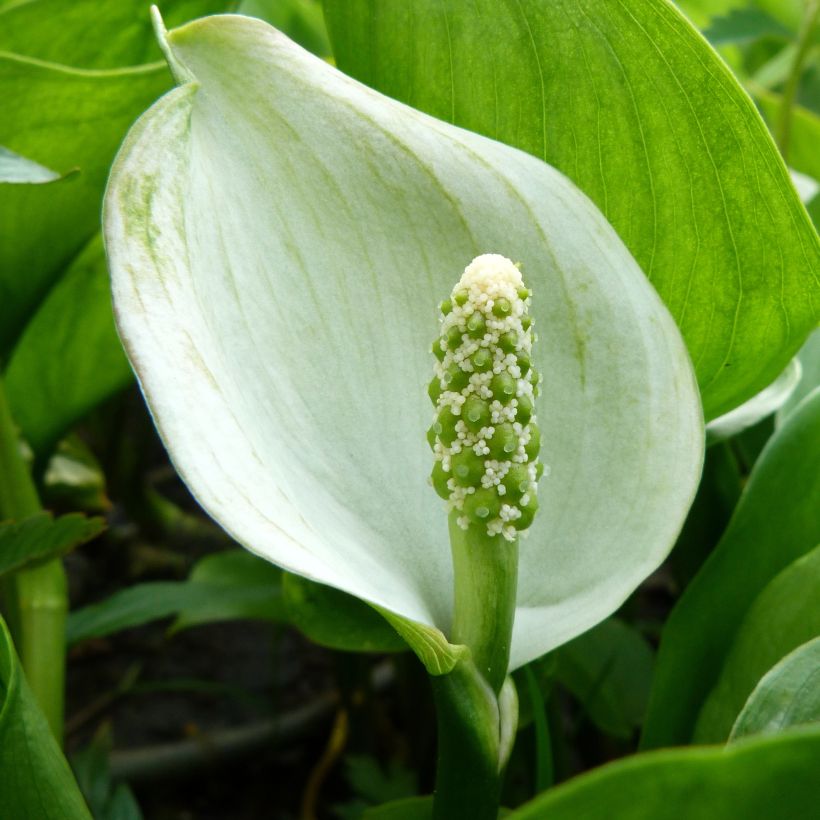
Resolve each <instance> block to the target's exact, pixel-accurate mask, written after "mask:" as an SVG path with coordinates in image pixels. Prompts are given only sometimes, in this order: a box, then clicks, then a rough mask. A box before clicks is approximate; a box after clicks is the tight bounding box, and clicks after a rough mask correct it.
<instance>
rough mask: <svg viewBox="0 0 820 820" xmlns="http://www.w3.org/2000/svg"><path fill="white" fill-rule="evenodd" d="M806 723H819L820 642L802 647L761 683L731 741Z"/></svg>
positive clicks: (778, 664)
mask: <svg viewBox="0 0 820 820" xmlns="http://www.w3.org/2000/svg"><path fill="white" fill-rule="evenodd" d="M807 723H820V638H814V639H813V640H811V641H807V642H806V643H804V644H802V645H801V646H799V647H798V648H797V649H795V650H794V651H793V652H791V653H789V654H788V655H786V657H785V658H782V659H781V660H780V661H779V662H778V663H777V664H775V665H774V666H773V667H772V668H771V669H770V670H769V671H768V672H767V673H766V674H765V675H764V676H763V677H762V678H761V679H760V681H759V682H758V684H757V686H755V689H754V691H753V692H752V694H751V695H750V696H749V699H748V700H747V701H746V703H745V705H744V707H743V709H742V711H741V712H740V714H739V715H738V717H737V720H736V721H735V723H734V726H733V727H732V733H731V735H730V737H729V740H730V741H732V742H733V741H736V740H739V739H740V738H744V737H747V736H749V735H757V734H775V733H778V732H782V731H783V730H784V729H786V728H789V727H793V726H801V725H804V724H807Z"/></svg>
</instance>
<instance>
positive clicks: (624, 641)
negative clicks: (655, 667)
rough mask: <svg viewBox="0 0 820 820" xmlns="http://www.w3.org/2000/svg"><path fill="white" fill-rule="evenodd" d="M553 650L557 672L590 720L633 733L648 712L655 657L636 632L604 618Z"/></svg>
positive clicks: (616, 733) (618, 733) (605, 728)
mask: <svg viewBox="0 0 820 820" xmlns="http://www.w3.org/2000/svg"><path fill="white" fill-rule="evenodd" d="M555 654H556V668H555V677H556V678H557V679H558V680H559V681H560V682H561V683H562V684H563V685H564V686H565V687H566V688H567V689H569V691H570V692H572V694H573V695H574V696H575V697H576V698H577V699H578V701H579V702H580V704H581V706H582V707H583V708H584V710H585V711H586V713H587V714H588V715H589V717H590V719H591V720H592V721H593V723H595V725H596V726H598V727H599V728H601V729H602V730H603V731H605V732H607V733H608V734H611V735H614V736H616V737H623V738H629V737H631V736H632V735H633V733H634V732H635V730H636V729H637V728H638V727H639V726H640V725H641V723H642V722H643V717H644V714H645V712H646V704H647V701H648V700H649V685H650V682H651V680H652V664H653V660H654V658H653V653H652V648H651V647H650V646H649V644H648V643H647V641H646V640H645V639H644V638H643V637H642V636H641V635H640V633H638V632H637V631H636V630H635V629H633V628H632V627H630V626H628V625H627V624H625V623H624V622H623V621H620V620H618V619H617V618H608V619H607V620H606V621H603V622H602V623H600V624H598V626H596V627H594V628H593V629H591V630H590V631H589V632H587V633H585V634H584V635H581V636H580V637H578V638H576V639H575V640H574V641H570V642H569V643H568V644H566V645H565V646H562V647H561V648H560V649H559V650H557V651H556V653H555Z"/></svg>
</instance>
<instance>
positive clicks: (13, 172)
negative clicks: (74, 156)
mask: <svg viewBox="0 0 820 820" xmlns="http://www.w3.org/2000/svg"><path fill="white" fill-rule="evenodd" d="M59 178H60V175H59V174H58V173H57V172H56V171H52V170H51V169H50V168H45V167H44V166H42V165H40V164H39V163H37V162H35V161H34V160H33V159H27V158H26V157H21V156H20V155H19V154H15V153H14V151H9V150H8V148H3V146H2V145H0V183H3V182H6V183H16V184H18V185H19V184H25V183H29V184H32V185H42V184H43V183H45V182H54V181H55V180H58V179H59Z"/></svg>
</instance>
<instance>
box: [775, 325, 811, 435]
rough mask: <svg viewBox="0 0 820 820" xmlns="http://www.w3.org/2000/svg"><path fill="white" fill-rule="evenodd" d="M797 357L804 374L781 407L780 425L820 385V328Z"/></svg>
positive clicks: (778, 415) (778, 416)
mask: <svg viewBox="0 0 820 820" xmlns="http://www.w3.org/2000/svg"><path fill="white" fill-rule="evenodd" d="M797 357H798V359H799V360H800V366H801V368H802V370H803V374H802V375H801V377H800V383H799V384H798V385H797V388H796V389H795V391H794V393H792V394H791V396H789V400H788V401H787V402H786V403H785V404H784V405H783V407H781V408H780V411H779V412H778V414H777V424H778V426H779V425H781V424H783V422H784V421H785V420H786V418H787V417H788V416H789V415H790V414H791V413H793V412H794V409H795V408H796V407H797V406H798V405H799V404H800V402H801V401H803V399H805V398H806V396H808V395H809V393H811V392H812V391H813V390H814V389H815V387H820V329H818V330H815V331H814V333H812V334H811V336H809V338H808V339H807V340H806V344H804V345H803V347H802V348H801V349H800V352H799V353H798V354H797Z"/></svg>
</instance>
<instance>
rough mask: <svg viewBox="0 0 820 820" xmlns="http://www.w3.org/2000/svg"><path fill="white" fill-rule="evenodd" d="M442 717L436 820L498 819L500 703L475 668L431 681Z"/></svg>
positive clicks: (466, 664) (457, 670)
mask: <svg viewBox="0 0 820 820" xmlns="http://www.w3.org/2000/svg"><path fill="white" fill-rule="evenodd" d="M431 681H432V684H433V695H434V697H435V703H436V715H437V717H438V760H437V766H436V790H435V795H434V798H433V818H434V820H461V818H463V819H464V820H496V817H497V816H498V802H499V795H500V791H501V772H500V768H501V767H500V765H499V738H500V719H499V707H498V701H497V699H496V697H495V695H494V693H493V691H492V689H491V688H490V687H489V685H488V684H487V682H486V681H485V680H484V678H483V677H482V675H481V674H479V672H478V670H477V669H476V668H475V666H474V665H473V664H472V663H471V662H469V661H467V662H461V663H459V664H458V665H457V666H456V668H455V669H454V670H453V671H452V672H451V673H450V674H449V675H441V676H440V677H434V678H431Z"/></svg>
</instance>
